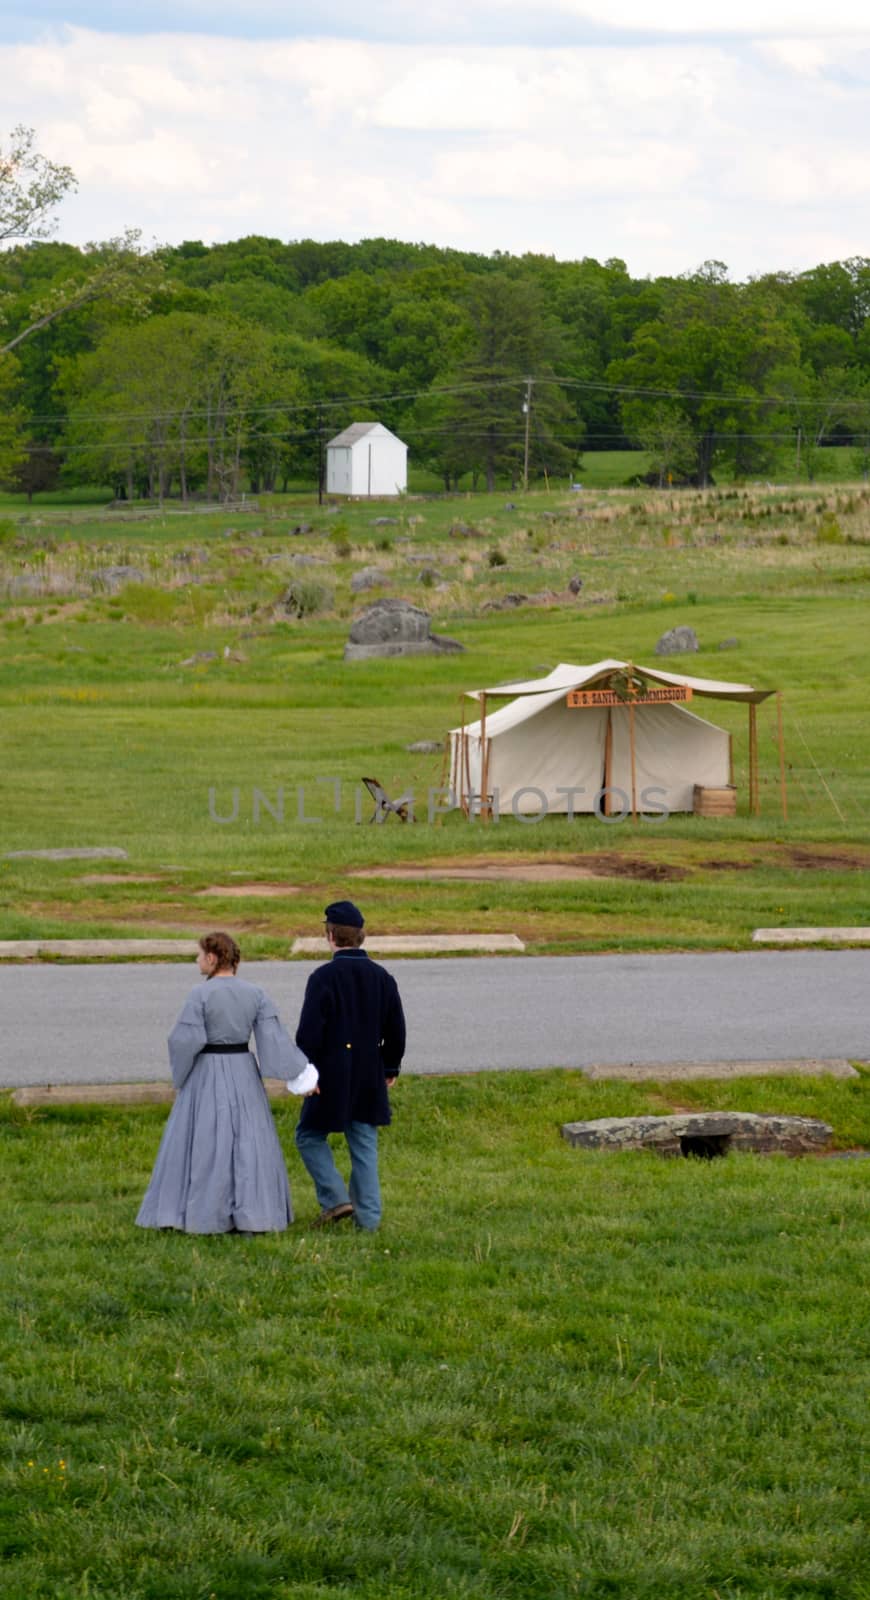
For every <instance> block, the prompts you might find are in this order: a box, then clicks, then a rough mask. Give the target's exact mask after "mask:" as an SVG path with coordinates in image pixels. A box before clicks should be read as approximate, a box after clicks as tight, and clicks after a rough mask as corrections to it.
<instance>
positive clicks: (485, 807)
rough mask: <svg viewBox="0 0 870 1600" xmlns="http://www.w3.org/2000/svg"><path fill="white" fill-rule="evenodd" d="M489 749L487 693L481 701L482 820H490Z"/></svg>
mask: <svg viewBox="0 0 870 1600" xmlns="http://www.w3.org/2000/svg"><path fill="white" fill-rule="evenodd" d="M488 780H489V751H488V750H487V747H486V693H485V692H484V694H483V695H482V696H481V702H480V790H481V793H480V820H481V822H488V821H489V792H488Z"/></svg>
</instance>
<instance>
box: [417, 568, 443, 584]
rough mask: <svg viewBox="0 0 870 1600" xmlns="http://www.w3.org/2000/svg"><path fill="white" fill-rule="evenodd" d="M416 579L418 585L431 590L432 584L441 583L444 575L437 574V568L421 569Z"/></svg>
mask: <svg viewBox="0 0 870 1600" xmlns="http://www.w3.org/2000/svg"><path fill="white" fill-rule="evenodd" d="M417 577H418V580H419V582H420V583H423V584H425V585H426V586H427V588H431V587H432V585H433V584H435V583H440V582H441V581H442V579H443V577H444V574H443V572H439V571H438V568H437V567H421V568H420V571H419V572H418V574H417Z"/></svg>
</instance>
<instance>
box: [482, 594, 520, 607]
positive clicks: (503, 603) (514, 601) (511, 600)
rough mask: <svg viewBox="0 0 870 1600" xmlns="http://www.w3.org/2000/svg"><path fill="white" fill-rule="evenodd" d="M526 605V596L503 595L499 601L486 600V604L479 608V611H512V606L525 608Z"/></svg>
mask: <svg viewBox="0 0 870 1600" xmlns="http://www.w3.org/2000/svg"><path fill="white" fill-rule="evenodd" d="M528 604H529V596H528V595H527V594H503V595H502V597H501V599H500V600H487V602H486V604H485V605H483V606H481V610H482V611H512V610H513V608H514V606H527V605H528Z"/></svg>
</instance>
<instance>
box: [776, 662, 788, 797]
mask: <svg viewBox="0 0 870 1600" xmlns="http://www.w3.org/2000/svg"><path fill="white" fill-rule="evenodd" d="M776 732H777V742H778V744H779V793H780V798H781V800H782V820H783V822H788V797H787V795H786V792H785V743H784V741H783V735H782V690H781V689H777V691H776Z"/></svg>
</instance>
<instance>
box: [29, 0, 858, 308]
mask: <svg viewBox="0 0 870 1600" xmlns="http://www.w3.org/2000/svg"><path fill="white" fill-rule="evenodd" d="M0 83H2V85H3V88H2V114H0V144H2V142H3V141H4V140H5V138H6V136H7V135H8V133H9V131H10V130H11V129H12V127H13V126H15V125H16V124H19V123H23V124H25V125H26V126H28V127H32V128H34V129H35V130H36V134H37V144H38V146H39V148H40V150H41V151H42V152H43V154H45V155H47V156H49V157H50V158H51V159H53V160H56V161H60V162H64V163H67V164H68V165H70V166H71V167H72V168H73V170H74V171H75V173H76V176H77V179H78V184H79V188H78V192H77V193H76V194H75V195H74V196H71V197H69V198H67V200H66V201H65V202H64V204H63V206H62V208H61V211H60V214H59V218H58V223H59V226H58V231H57V236H58V237H59V238H63V239H66V240H69V241H70V242H72V243H78V244H80V243H84V242H86V241H88V240H92V239H105V238H108V237H110V236H112V235H116V234H119V233H121V232H122V231H123V229H124V228H126V227H135V228H139V229H141V232H142V237H143V242H144V243H145V244H147V245H150V244H152V243H177V242H180V241H181V240H183V239H201V240H203V241H204V242H205V243H208V244H210V243H215V242H218V241H221V240H226V239H236V238H240V237H242V236H244V235H246V234H265V235H267V236H269V237H271V238H278V239H284V240H290V239H301V238H313V239H345V240H349V241H354V240H357V239H361V238H370V237H374V236H385V237H388V238H398V239H405V240H409V241H424V242H427V243H433V244H438V245H446V246H453V247H454V248H457V249H465V250H477V251H482V252H484V253H486V254H489V253H490V252H492V251H496V250H502V251H510V252H511V253H514V254H522V253H524V252H526V251H532V252H536V253H541V254H545V255H553V256H556V257H557V258H559V259H560V260H574V259H579V258H582V257H584V256H594V257H596V258H597V259H598V260H601V261H605V260H607V259H609V258H611V257H618V258H620V259H621V260H623V261H625V262H626V264H627V266H628V268H629V271H630V272H631V273H632V274H633V275H634V276H636V277H643V276H646V275H656V274H659V273H681V272H691V271H693V270H695V268H697V267H698V266H700V264H701V263H702V262H704V261H707V260H717V261H721V262H724V263H725V265H726V266H727V267H728V269H729V273H730V275H731V277H732V278H733V279H735V280H744V279H746V278H747V277H750V276H752V275H755V274H759V273H763V272H774V271H783V272H799V271H802V270H804V269H806V268H809V267H812V266H815V265H817V264H818V263H819V262H822V261H832V260H840V259H844V258H846V257H848V256H853V255H870V116H868V95H870V6H868V5H867V4H866V0H864V3H861V4H859V3H856V0H828V3H827V4H825V5H820V4H819V0H812V3H810V0H755V3H750V0H730V4H729V5H728V6H727V7H723V8H721V10H720V9H719V8H717V9H716V14H715V15H714V14H713V8H707V11H706V12H705V11H704V8H703V7H701V6H700V4H699V0H660V4H659V5H658V6H654V5H652V4H651V3H650V0H608V3H607V6H606V8H605V7H603V6H602V5H601V3H600V0H599V3H598V5H593V4H587V3H586V0H541V3H540V4H538V5H535V6H532V5H531V4H530V3H529V0H522V3H521V0H462V3H460V0H442V3H439V4H433V3H432V0H419V3H417V4H415V5H412V4H410V3H408V0H405V3H404V4H401V3H399V0H368V3H367V4H364V5H363V4H359V3H357V4H353V5H352V4H351V3H350V0H319V3H317V4H315V3H313V0H285V3H279V0H249V3H248V4H247V5H244V6H242V5H240V4H238V3H237V0H210V3H209V4H206V3H205V0H178V3H172V0H143V3H142V4H138V5H135V6H134V5H132V4H128V3H122V0H116V3H113V4H111V5H110V4H107V3H104V0H85V3H82V4H75V3H69V0H29V3H28V5H27V7H26V9H24V8H22V7H21V4H20V0H18V4H16V6H15V8H14V9H13V8H12V7H11V6H10V5H8V3H7V0H0Z"/></svg>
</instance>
